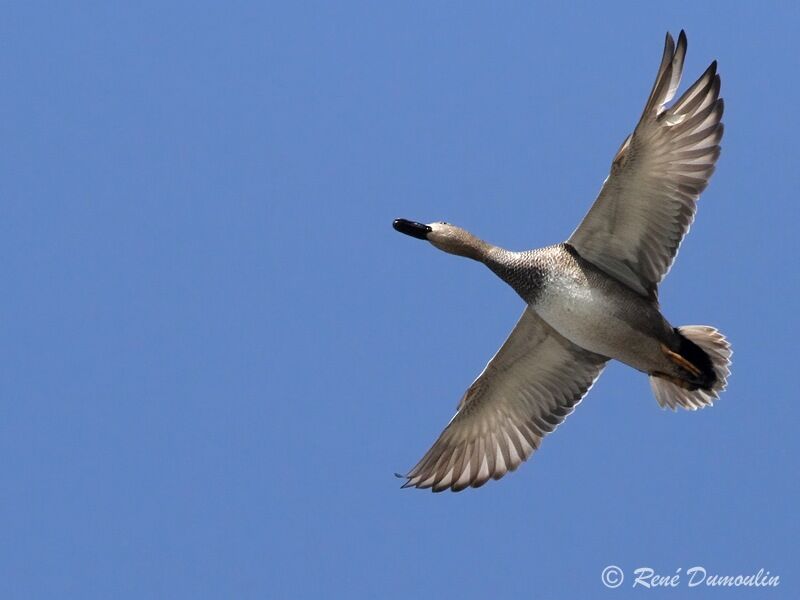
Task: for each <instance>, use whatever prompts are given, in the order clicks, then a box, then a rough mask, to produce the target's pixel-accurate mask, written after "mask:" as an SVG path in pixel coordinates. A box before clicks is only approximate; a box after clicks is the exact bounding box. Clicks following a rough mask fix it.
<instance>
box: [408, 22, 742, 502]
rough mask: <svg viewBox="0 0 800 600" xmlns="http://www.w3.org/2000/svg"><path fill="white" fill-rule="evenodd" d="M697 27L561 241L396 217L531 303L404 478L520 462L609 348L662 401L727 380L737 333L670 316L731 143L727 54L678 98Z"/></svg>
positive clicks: (442, 480)
mask: <svg viewBox="0 0 800 600" xmlns="http://www.w3.org/2000/svg"><path fill="white" fill-rule="evenodd" d="M685 56H686V35H685V34H684V33H683V32H681V33H680V36H678V43H677V44H676V43H675V41H674V40H673V38H672V36H671V35H669V34H667V39H666V43H665V46H664V57H663V58H662V60H661V65H660V66H659V68H658V74H657V75H656V80H655V83H654V84H653V90H652V92H651V93H650V97H649V98H648V99H647V103H646V104H645V107H644V112H643V113H642V116H641V118H640V119H639V123H638V125H637V126H636V129H635V130H634V132H633V134H631V135H630V136H628V138H627V139H626V140H625V141H624V142H623V143H622V146H621V147H620V149H619V151H618V152H617V154H616V156H615V157H614V159H613V161H612V163H611V173H610V175H609V176H608V178H607V179H606V180H605V183H604V184H603V187H602V189H601V191H600V195H599V196H598V198H597V200H596V201H595V203H594V205H593V206H592V208H591V209H590V210H589V212H588V214H587V215H586V216H585V217H584V219H583V221H582V222H581V224H580V225H579V226H578V228H577V229H576V230H575V231H574V232H573V233H572V235H571V236H570V238H569V239H568V240H567V241H566V242H564V243H561V244H556V245H554V246H548V247H546V248H539V249H536V250H528V251H526V252H511V251H509V250H504V249H502V248H499V247H497V246H493V245H491V244H488V243H486V242H484V241H482V240H480V239H478V238H477V237H475V236H473V235H472V234H470V233H469V232H467V231H465V230H463V229H460V228H458V227H456V226H455V225H450V224H448V223H430V224H427V225H425V224H422V223H416V222H414V221H407V220H405V219H397V220H396V221H394V228H395V229H396V230H397V231H399V232H401V233H405V234H407V235H410V236H412V237H415V238H418V239H421V240H427V241H428V242H430V243H431V244H432V245H433V246H435V247H436V248H438V249H439V250H443V251H445V252H449V253H450V254H457V255H459V256H466V257H468V258H471V259H474V260H477V261H479V262H482V263H483V264H485V265H486V266H487V267H489V268H490V269H491V270H492V271H493V272H494V273H495V274H497V276H498V277H500V278H501V279H502V280H503V281H505V282H506V283H508V284H509V285H510V286H511V287H512V288H514V290H515V291H516V292H517V293H518V294H519V295H520V296H521V297H522V299H523V300H524V301H525V303H526V304H527V306H526V307H525V310H524V311H523V313H522V317H521V318H520V320H519V322H518V323H517V324H516V326H515V327H514V330H513V331H512V332H511V334H510V335H509V337H508V339H507V340H506V342H505V343H504V344H503V346H502V347H501V348H500V350H499V351H498V352H497V354H496V355H495V356H494V358H492V360H491V361H489V364H488V365H486V368H485V369H484V370H483V372H482V373H481V374H480V375H479V376H478V378H477V379H476V380H475V381H474V382H473V384H472V385H471V386H470V387H469V389H468V390H467V391H466V393H465V394H464V396H463V398H462V399H461V401H460V402H459V404H458V409H457V412H456V414H455V416H454V417H453V418H452V420H451V421H450V423H449V424H448V425H447V427H446V428H445V430H444V431H443V432H442V434H441V435H440V436H439V438H438V439H437V440H436V442H435V443H434V444H433V446H432V447H431V449H430V450H428V452H427V453H426V454H425V456H423V457H422V459H421V460H420V461H419V463H417V465H416V466H415V467H414V468H413V469H411V470H410V471H409V472H408V473H407V474H406V475H404V476H401V477H405V478H406V479H407V481H406V482H405V484H404V486H403V487H417V488H432V489H433V491H435V492H438V491H442V490H445V489H448V488H449V489H451V490H453V491H460V490H463V489H465V488H466V487H470V486H471V487H480V486H481V485H483V484H484V483H486V482H487V481H488V480H489V479H500V478H501V477H502V476H503V475H505V474H506V473H507V472H509V471H513V470H515V469H516V468H517V467H518V466H519V465H520V464H521V463H522V462H523V461H525V460H526V459H527V458H528V457H529V456H530V455H531V454H532V453H533V451H534V450H536V449H537V448H538V447H539V444H540V443H541V441H542V438H543V437H544V436H545V435H547V434H548V433H549V432H551V431H553V430H554V429H555V428H556V427H557V426H558V425H559V423H561V422H562V421H563V420H564V418H565V417H566V416H567V415H568V414H570V413H571V412H572V410H573V409H574V408H575V405H576V404H577V403H578V402H579V401H580V400H581V398H582V397H583V396H584V395H585V394H586V392H587V391H588V390H589V388H590V387H591V386H592V383H594V381H595V380H596V379H597V377H598V376H599V375H600V372H601V371H602V370H603V367H604V366H605V364H606V362H608V361H609V360H610V359H616V360H619V361H621V362H623V363H625V364H626V365H630V366H631V367H633V368H634V369H637V370H639V371H642V372H643V373H646V374H647V375H648V376H649V378H650V384H651V386H652V389H653V394H654V395H655V397H656V400H657V401H658V403H659V404H660V405H661V406H662V407H669V408H672V409H675V408H676V407H678V406H680V407H682V408H686V409H689V410H695V409H698V408H702V407H704V406H709V405H711V404H712V403H713V401H714V400H715V399H716V398H717V397H718V395H719V393H720V392H721V391H722V390H723V389H725V385H726V381H727V378H728V375H729V373H730V358H731V347H730V345H729V344H728V342H727V341H726V340H725V337H724V336H723V335H722V334H721V333H720V332H719V331H717V330H716V329H714V328H713V327H707V326H700V325H690V326H684V327H672V325H670V324H669V322H667V320H666V319H665V318H664V316H663V315H662V314H661V311H660V308H659V303H658V296H657V292H658V284H659V283H660V282H661V280H662V279H663V278H664V275H666V273H667V271H669V268H670V266H671V265H672V262H673V260H674V259H675V255H676V253H677V252H678V246H680V243H681V240H682V239H683V236H684V235H685V234H686V232H687V230H688V229H689V225H690V224H691V223H692V220H693V218H694V214H695V210H696V208H697V200H698V197H699V196H700V193H701V192H702V191H703V189H705V187H706V185H707V184H708V180H709V178H710V177H711V174H712V173H713V172H714V164H715V163H716V161H717V158H718V157H719V153H720V146H719V142H720V139H721V138H722V123H721V122H720V119H721V118H722V110H723V104H722V98H720V97H719V88H720V79H719V75H717V63H716V61H715V62H712V63H711V65H710V66H709V67H708V69H706V71H705V73H703V74H702V75H701V76H700V78H699V79H698V80H697V82H696V83H695V84H694V85H692V86H691V87H690V88H689V89H688V90H687V91H686V92H685V93H684V94H683V95H682V96H681V97H680V98H679V99H678V100H677V101H676V102H675V103H673V104H672V106H670V107H669V108H667V107H666V106H665V105H666V104H667V103H668V102H670V101H671V100H672V98H673V97H674V96H675V92H676V90H677V88H678V85H679V83H680V80H681V72H682V70H683V60H684V57H685Z"/></svg>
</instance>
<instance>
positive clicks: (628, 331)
mask: <svg viewBox="0 0 800 600" xmlns="http://www.w3.org/2000/svg"><path fill="white" fill-rule="evenodd" d="M532 308H533V309H534V310H535V311H536V312H537V313H538V314H539V316H541V317H542V318H543V319H544V320H545V321H547V323H548V324H549V325H550V326H551V327H552V328H553V329H555V330H556V331H558V332H559V333H560V334H561V335H563V336H564V337H565V338H567V339H568V340H570V341H571V342H572V343H574V344H576V345H578V346H580V347H582V348H585V349H587V350H590V351H592V352H596V353H597V354H602V355H603V356H608V357H610V358H616V359H617V360H620V361H622V362H625V363H627V364H629V365H631V366H632V367H634V368H638V369H640V370H646V368H647V366H648V364H649V361H648V357H647V356H646V355H647V354H649V352H644V353H643V350H650V349H651V348H654V341H653V339H652V338H650V337H649V336H647V335H645V334H644V333H643V332H642V331H641V330H639V329H637V328H635V327H634V326H633V322H634V321H635V319H633V318H630V311H625V310H624V308H623V307H621V306H620V298H619V297H616V296H614V297H612V295H610V294H609V293H608V291H607V290H606V289H605V288H602V287H592V286H590V285H588V284H587V282H586V281H581V280H578V279H561V280H559V281H557V282H550V281H549V282H548V285H547V286H545V288H544V290H543V291H542V293H541V295H540V296H539V297H538V298H537V301H536V303H535V304H534V305H532Z"/></svg>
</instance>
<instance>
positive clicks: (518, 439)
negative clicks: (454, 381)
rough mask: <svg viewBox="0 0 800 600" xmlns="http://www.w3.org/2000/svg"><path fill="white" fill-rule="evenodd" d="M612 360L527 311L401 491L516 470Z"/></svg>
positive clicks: (478, 480) (470, 482)
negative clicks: (571, 339)
mask: <svg viewBox="0 0 800 600" xmlns="http://www.w3.org/2000/svg"><path fill="white" fill-rule="evenodd" d="M607 360H608V359H607V358H605V357H603V356H600V355H598V354H594V353H592V352H589V351H588V350H584V349H583V348H580V347H578V346H576V345H574V344H573V343H571V342H570V341H568V340H566V339H565V338H563V337H562V336H560V335H559V334H558V333H557V332H556V331H555V330H553V329H552V328H551V327H550V326H549V325H547V323H545V322H544V321H543V320H542V319H541V317H539V316H538V315H537V314H536V313H535V312H534V311H533V310H532V309H530V308H526V309H525V312H524V313H523V314H522V317H521V318H520V320H519V322H518V323H517V325H516V327H515V328H514V330H513V331H512V332H511V335H510V336H509V337H508V339H507V340H506V342H505V343H504V344H503V346H502V348H500V350H499V351H498V352H497V354H496V355H495V357H494V358H492V360H491V361H490V362H489V364H488V365H486V368H485V369H484V370H483V372H482V373H481V374H480V376H479V377H478V378H477V379H476V380H475V381H474V383H473V384H472V385H471V386H470V387H469V389H468V390H467V392H466V394H464V397H463V398H462V399H461V401H460V402H459V405H458V411H457V412H456V414H455V416H454V417H453V418H452V419H451V421H450V423H449V424H448V426H447V427H446V428H445V430H444V431H443V432H442V434H441V435H440V436H439V438H438V439H437V440H436V442H435V443H434V444H433V446H432V447H431V448H430V450H428V452H426V453H425V456H423V457H422V459H421V460H420V461H419V462H418V463H417V464H416V465H415V466H414V467H413V468H412V469H411V470H410V471H409V472H408V473H407V474H406V475H405V477H406V479H407V481H406V483H405V484H404V486H403V487H418V488H433V491H435V492H440V491H442V490H445V489H448V488H449V489H452V490H453V491H460V490H463V489H465V488H467V487H470V486H471V487H479V486H481V485H483V484H485V483H486V482H487V481H488V480H489V479H500V478H501V477H502V476H503V475H505V474H506V473H507V472H509V471H514V470H515V469H516V468H517V467H519V465H520V464H522V463H523V462H524V461H525V460H527V459H528V457H530V455H531V454H532V453H533V452H534V451H535V450H536V449H537V448H538V447H539V444H540V443H541V441H542V438H543V437H544V436H545V435H546V434H547V433H549V432H550V431H553V430H554V429H555V428H556V427H557V426H558V424H559V423H561V422H562V421H563V420H564V418H566V416H567V415H568V414H570V413H571V412H572V410H573V409H574V407H575V405H576V404H577V403H578V402H579V401H580V399H581V398H582V397H583V396H584V394H585V393H586V392H587V390H588V389H589V387H590V386H591V385H592V383H593V382H594V380H595V379H596V378H597V377H598V375H599V374H600V372H601V371H602V369H603V367H604V366H605V363H606V361H607Z"/></svg>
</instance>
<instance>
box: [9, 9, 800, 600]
mask: <svg viewBox="0 0 800 600" xmlns="http://www.w3.org/2000/svg"><path fill="white" fill-rule="evenodd" d="M130 4H131V3H124V4H116V3H83V4H81V3H78V4H75V5H74V6H72V7H69V8H66V7H64V6H61V7H59V8H55V7H53V6H48V5H47V4H34V3H20V4H18V5H16V6H6V7H5V8H4V10H3V17H2V20H0V48H1V49H2V50H1V51H0V80H1V81H2V92H0V128H2V143H0V165H1V166H0V169H1V171H0V172H2V177H0V192H1V195H0V197H1V198H2V218H0V253H1V254H2V261H0V275H2V280H3V282H4V290H3V293H2V295H1V296H0V315H1V319H0V321H1V322H2V325H1V326H0V327H2V344H0V352H1V353H2V356H1V357H0V364H1V365H2V367H0V369H1V372H2V376H1V378H0V382H1V383H2V401H1V402H0V457H2V460H0V463H2V464H1V465H0V533H1V535H0V596H2V597H3V598H112V597H113V598H181V597H183V598H267V597H296V598H321V597H332V596H339V597H348V598H358V597H369V598H394V597H398V598H408V597H420V596H423V595H425V596H430V597H447V596H450V597H455V596H457V597H463V598H472V597H497V598H500V597H503V598H511V597H520V598H590V597H591V598H601V597H608V598H624V597H629V596H630V597H641V596H642V590H640V589H636V590H634V589H630V588H629V586H628V584H627V582H626V584H625V585H624V586H623V587H622V588H620V589H617V590H606V589H605V588H604V587H603V586H602V584H601V582H600V572H601V570H602V569H603V567H605V566H606V565H608V564H617V565H619V566H621V567H622V568H623V569H624V570H625V571H626V574H628V576H630V571H631V570H632V569H634V568H636V567H638V566H651V567H653V568H655V569H657V570H659V571H660V572H663V573H665V574H672V573H674V572H675V570H676V569H678V568H682V569H683V570H684V571H685V569H686V568H688V567H691V566H693V565H703V566H705V567H706V568H707V569H708V570H709V572H717V573H723V574H737V573H751V572H755V571H757V570H758V569H759V568H764V569H768V570H769V571H770V572H772V573H777V574H779V575H780V576H781V578H782V581H783V583H782V584H781V587H780V588H779V589H777V590H772V591H771V592H770V594H769V597H771V598H777V597H788V598H792V597H793V598H796V597H798V595H799V594H800V584H799V583H798V579H797V578H798V575H800V573H799V572H798V563H797V555H798V541H797V540H798V536H800V531H799V527H798V518H797V506H798V503H800V489H799V487H798V474H797V473H798V460H797V457H798V451H799V450H800V443H799V442H798V436H797V423H798V418H800V409H798V406H799V404H798V403H799V402H800V398H798V390H797V384H796V377H797V374H798V369H797V362H796V361H797V356H798V351H797V339H798V327H797V296H798V292H799V291H800V290H798V276H797V250H798V248H797V242H796V239H797V223H798V210H797V203H798V193H800V168H799V165H800V150H798V143H797V139H798V129H799V128H800V117H798V114H799V113H798V107H797V104H798V97H800V87H799V86H798V74H800V42H798V39H797V32H798V28H800V13H798V9H797V8H796V5H793V4H792V3H788V2H786V3H776V4H772V5H770V6H768V7H759V8H757V9H755V8H749V7H748V6H746V4H747V5H750V4H753V3H746V4H745V3H741V4H738V5H737V4H733V3H715V4H713V5H710V4H709V6H707V7H698V6H697V4H698V3H696V2H686V3H674V2H671V3H667V4H664V3H661V4H659V5H658V6H655V5H652V6H647V3H642V6H639V5H638V4H637V5H627V6H617V7H612V6H608V5H607V4H606V3H591V4H584V5H579V6H575V7H573V8H564V7H562V8H541V7H539V8H535V7H533V6H531V4H529V3H511V4H505V3H504V4H503V6H502V7H500V6H493V5H491V4H489V3H486V4H480V5H478V4H468V5H459V4H455V3H454V4H448V5H438V6H436V7H431V6H429V4H428V3H417V4H403V5H402V6H401V5H397V4H396V3H370V4H363V5H362V4H351V3H347V4H345V5H342V4H340V3H335V4H334V3H328V4H327V5H322V4H305V5H302V6H301V5H300V4H299V3H291V7H287V6H283V7H277V6H268V5H259V6H254V5H245V4H240V3H224V4H223V3H220V4H218V5H210V4H197V3H181V4H172V5H170V6H164V5H162V3H136V7H135V8H134V7H132V6H131V5H130ZM286 4H290V3H286ZM681 28H685V29H686V31H687V33H688V36H689V53H688V59H687V63H686V80H685V82H684V85H685V84H686V83H690V81H689V80H694V79H695V78H696V77H697V76H698V75H699V74H700V73H701V72H702V71H703V70H704V69H705V67H706V66H707V65H708V63H709V62H710V61H711V60H713V59H715V58H716V59H718V60H719V63H720V71H721V73H722V81H723V84H722V90H723V96H724V97H725V100H726V114H725V124H726V134H725V138H724V141H723V154H722V158H721V160H720V162H719V168H718V170H717V173H716V175H715V176H714V178H713V180H712V182H711V186H710V187H709V189H708V190H707V192H706V193H705V194H704V195H703V197H702V201H701V205H700V211H699V215H698V218H697V220H696V222H695V225H694V227H693V229H692V232H691V234H690V236H689V237H688V238H687V241H686V243H685V244H684V245H683V247H682V250H681V253H680V256H679V258H678V260H677V262H676V265H675V267H674V268H673V270H672V272H671V273H670V275H669V277H668V278H667V280H666V283H665V285H664V286H663V288H662V292H661V298H662V303H663V307H664V310H665V313H666V315H667V316H668V318H670V320H671V321H672V322H673V323H674V324H676V325H679V324H690V323H709V324H714V325H716V326H718V327H720V328H721V329H722V330H723V331H724V332H725V333H727V334H728V335H729V337H730V339H731V340H732V342H733V345H734V348H735V356H734V372H733V376H732V378H731V383H730V388H729V390H728V392H726V393H725V395H724V396H723V398H722V399H721V401H720V402H719V403H718V404H717V406H715V407H714V408H713V409H709V410H705V411H701V412H699V413H684V412H680V413H671V412H666V411H663V410H661V409H659V408H658V406H657V404H656V402H655V400H654V399H653V397H652V394H651V392H650V390H649V386H648V383H647V380H646V378H645V377H644V376H643V375H641V374H639V373H636V372H634V371H632V370H631V369H629V368H627V367H623V366H621V365H618V364H614V365H612V366H611V367H610V368H608V369H607V370H606V372H605V374H604V375H603V377H602V378H601V379H600V380H599V382H598V384H597V385H596V386H595V387H594V389H593V390H592V392H591V394H590V395H589V397H588V398H587V399H586V400H585V401H584V402H583V403H582V404H581V406H580V407H579V409H578V410H577V411H576V412H575V414H574V415H572V416H571V417H570V418H569V419H568V420H567V422H566V423H565V425H564V426H563V427H561V428H560V429H559V430H558V432H557V433H556V434H554V435H553V436H551V437H549V438H548V439H547V440H546V441H545V443H544V444H543V446H542V449H541V451H540V452H539V453H537V454H536V455H535V456H534V458H533V459H532V460H531V461H530V462H529V463H527V464H525V465H524V466H523V467H522V468H521V469H520V470H519V471H517V472H516V473H514V474H513V475H510V476H508V477H506V478H505V479H503V480H502V481H500V482H493V483H491V484H489V485H487V486H486V487H484V488H482V489H480V490H469V491H467V492H464V493H461V494H451V493H447V494H438V495H434V494H431V493H429V492H421V491H416V490H403V491H401V490H400V489H399V484H400V482H399V481H398V480H397V479H395V478H394V477H393V475H392V473H393V472H394V471H404V470H406V469H407V468H409V467H410V466H411V465H413V464H414V463H415V462H416V460H417V459H418V458H419V457H420V456H421V454H422V453H423V452H424V451H425V450H426V449H427V448H428V446H429V444H430V443H431V442H432V441H433V440H434V438H435V437H436V436H437V435H438V433H439V432H440V430H441V429H442V427H443V426H444V425H445V424H446V423H447V421H448V420H449V418H450V417H451V416H452V413H453V411H454V408H455V405H456V402H457V401H458V399H459V397H460V396H461V394H462V392H463V391H464V389H465V388H466V387H467V385H468V384H469V383H470V382H471V381H472V379H473V378H474V377H475V376H476V375H477V374H478V373H479V372H480V370H481V369H482V368H483V366H484V364H485V363H486V361H487V360H488V359H489V358H490V357H491V356H492V355H493V353H494V352H495V350H496V349H497V348H498V347H499V345H500V343H501V342H502V341H503V340H504V339H505V336H506V335H507V333H508V331H509V330H510V329H511V327H512V326H513V324H514V323H515V321H516V319H517V317H518V315H519V313H520V312H521V309H522V304H521V301H520V300H519V299H518V298H517V297H516V296H515V295H514V293H513V292H512V291H511V290H510V289H508V288H506V287H505V286H504V285H503V284H502V283H501V282H500V281H499V280H496V279H495V278H494V276H493V275H491V273H489V271H488V270H486V269H483V268H481V267H480V266H479V265H476V264H475V263H472V262H470V261H466V260H463V259H458V258H456V257H452V256H447V255H444V254H442V253H438V252H436V251H435V250H434V249H433V248H431V247H428V246H426V245H425V244H423V243H421V242H416V241H415V240H412V239H409V238H406V237H404V236H401V235H399V234H397V233H395V232H394V231H393V230H392V228H391V221H392V219H393V218H395V217H401V216H402V217H407V218H412V219H418V220H423V221H434V220H442V219H446V220H447V221H450V222H454V223H457V224H459V225H462V226H464V227H466V228H468V229H471V230H472V231H474V232H475V233H477V234H478V235H480V236H481V237H483V238H485V239H488V240H490V241H492V242H495V243H497V244H500V245H503V246H505V247H508V248H512V249H523V248H529V247H537V246H543V245H547V244H550V243H554V242H558V241H561V240H563V239H565V238H566V237H567V236H568V235H569V233H570V232H571V231H572V229H573V228H574V227H575V225H576V224H577V222H578V221H579V219H580V218H581V217H582V216H583V214H584V213H585V211H586V210H587V209H588V208H589V206H590V203H591V202H592V201H593V199H594V197H595V194H596V193H597V191H598V189H599V187H600V184H601V182H602V181H603V179H604V178H605V176H606V174H607V170H608V167H609V164H610V161H611V158H612V156H613V154H614V152H615V151H616V150H617V148H618V146H619V144H620V143H621V141H622V140H623V139H624V137H625V136H626V135H627V134H628V133H629V131H630V130H631V128H632V127H633V126H634V124H635V122H636V119H637V118H638V116H639V114H640V111H641V108H642V106H643V103H644V100H645V98H646V96H647V94H648V92H649V90H650V86H651V84H652V81H653V77H654V75H655V71H656V67H657V65H658V61H659V59H660V56H661V51H662V44H663V36H664V33H665V32H666V31H667V30H671V31H672V32H673V33H675V34H677V32H678V31H679V30H680V29H681ZM695 592H696V595H697V596H698V597H704V596H705V595H707V592H706V591H705V590H703V591H699V590H695ZM651 593H653V592H651ZM679 594H680V595H682V593H681V592H674V591H672V592H663V593H661V592H655V595H656V596H659V597H665V598H666V597H670V598H676V597H679ZM712 595H714V596H715V597H720V598H723V597H724V598H727V597H757V596H759V595H761V594H759V593H758V592H757V591H756V592H754V591H752V590H738V591H736V590H734V591H731V590H722V591H717V592H716V593H714V594H712Z"/></svg>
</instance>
